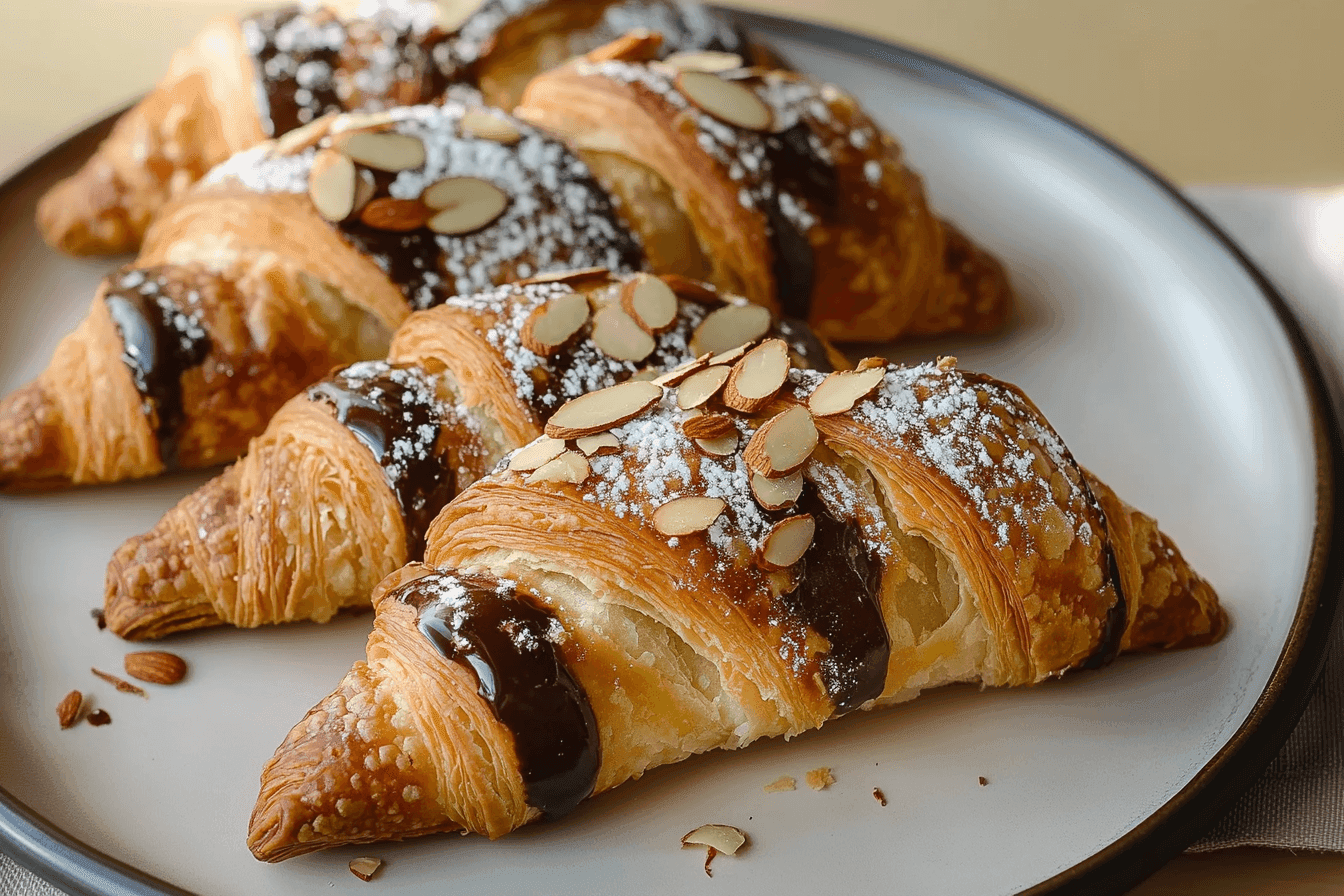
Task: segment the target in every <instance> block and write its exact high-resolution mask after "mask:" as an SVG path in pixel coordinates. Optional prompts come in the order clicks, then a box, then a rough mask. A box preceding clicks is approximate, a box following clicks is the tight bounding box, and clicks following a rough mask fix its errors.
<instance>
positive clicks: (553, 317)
mask: <svg viewBox="0 0 1344 896" xmlns="http://www.w3.org/2000/svg"><path fill="white" fill-rule="evenodd" d="M588 314H589V308H588V299H587V298H585V297H584V295H583V294H582V293H577V292H570V293H565V294H564V295H562V296H557V297H556V298H554V299H552V300H551V301H549V302H547V303H546V304H544V305H541V306H540V307H538V308H537V309H536V310H534V311H533V312H532V313H531V314H530V315H529V316H528V318H527V320H526V321H524V323H523V330H522V332H521V333H520V334H519V339H521V340H522V343H523V345H524V346H525V347H526V348H527V350H528V351H530V352H535V353H536V354H538V355H543V356H545V355H549V354H550V353H551V352H553V351H555V350H556V349H557V348H559V347H560V346H562V345H564V344H565V343H566V342H568V341H569V340H570V339H571V338H572V337H573V336H574V334H575V333H577V332H579V330H581V329H582V328H583V325H584V324H586V323H587V322H588Z"/></svg>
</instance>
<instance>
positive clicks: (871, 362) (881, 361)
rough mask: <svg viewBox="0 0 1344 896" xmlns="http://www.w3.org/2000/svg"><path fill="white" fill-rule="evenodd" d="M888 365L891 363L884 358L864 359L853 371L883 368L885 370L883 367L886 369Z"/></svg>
mask: <svg viewBox="0 0 1344 896" xmlns="http://www.w3.org/2000/svg"><path fill="white" fill-rule="evenodd" d="M890 364H891V362H890V361H888V360H887V359H886V358H864V359H863V360H862V361H860V362H859V366H858V367H856V368H854V369H855V370H872V369H873V368H875V367H883V368H885V367H887V366H888V365H890Z"/></svg>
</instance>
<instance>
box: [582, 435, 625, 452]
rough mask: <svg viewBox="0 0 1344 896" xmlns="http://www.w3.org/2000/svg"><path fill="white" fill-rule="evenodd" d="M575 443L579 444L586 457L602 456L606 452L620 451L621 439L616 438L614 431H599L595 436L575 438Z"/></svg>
mask: <svg viewBox="0 0 1344 896" xmlns="http://www.w3.org/2000/svg"><path fill="white" fill-rule="evenodd" d="M574 444H575V445H577V446H579V450H580V451H582V452H583V453H584V454H585V455H587V456H588V457H603V456H605V455H608V454H620V453H621V440H620V439H618V438H616V435H615V433H610V432H600V433H598V434H597V435H595V436H584V437H583V438H580V439H576V440H575V442H574Z"/></svg>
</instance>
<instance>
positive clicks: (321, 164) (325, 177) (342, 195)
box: [308, 149, 357, 221]
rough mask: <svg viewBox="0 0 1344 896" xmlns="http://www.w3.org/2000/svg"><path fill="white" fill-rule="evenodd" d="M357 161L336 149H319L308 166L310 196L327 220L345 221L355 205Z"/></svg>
mask: <svg viewBox="0 0 1344 896" xmlns="http://www.w3.org/2000/svg"><path fill="white" fill-rule="evenodd" d="M356 178H357V175H356V173H355V163H354V162H352V161H350V157H349V156H347V155H345V154H344V153H339V152H337V151H336V150H334V149H320V150H318V151H317V154H316V155H314V156H313V164H312V166H311V167H309V169H308V198H309V199H311V200H312V201H313V206H314V207H315V208H316V209H317V213H318V214H319V215H321V216H322V217H323V218H326V219H327V220H328V221H344V220H345V219H346V218H348V217H350V213H351V212H352V211H354V208H355V186H356V184H355V181H356Z"/></svg>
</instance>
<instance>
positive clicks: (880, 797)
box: [873, 787, 887, 806]
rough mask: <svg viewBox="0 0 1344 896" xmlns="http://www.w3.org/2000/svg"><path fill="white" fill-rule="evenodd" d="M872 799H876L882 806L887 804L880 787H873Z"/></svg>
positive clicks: (885, 796)
mask: <svg viewBox="0 0 1344 896" xmlns="http://www.w3.org/2000/svg"><path fill="white" fill-rule="evenodd" d="M873 799H875V800H877V801H878V802H879V803H880V804H882V805H883V806H885V805H886V804H887V795H886V794H885V793H883V792H882V788H881V787H874V788H873Z"/></svg>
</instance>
